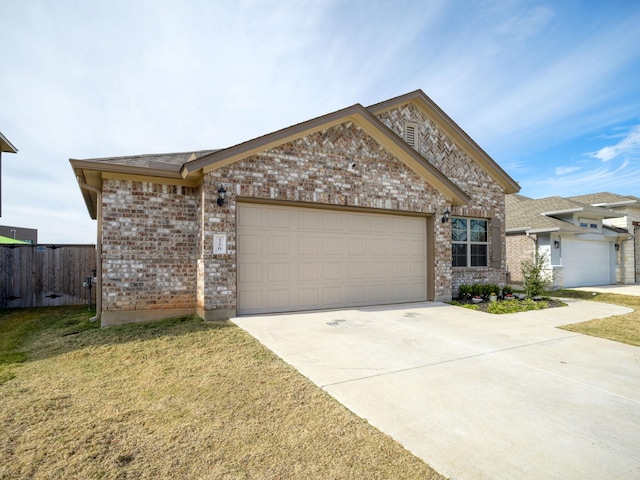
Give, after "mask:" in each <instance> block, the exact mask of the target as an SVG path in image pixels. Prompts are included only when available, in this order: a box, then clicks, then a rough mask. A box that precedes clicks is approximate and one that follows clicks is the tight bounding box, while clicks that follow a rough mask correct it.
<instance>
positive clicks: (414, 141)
mask: <svg viewBox="0 0 640 480" xmlns="http://www.w3.org/2000/svg"><path fill="white" fill-rule="evenodd" d="M417 130H418V126H417V125H416V124H415V123H412V122H411V123H410V122H407V123H406V124H405V126H404V138H405V140H406V142H407V143H408V144H409V146H410V147H413V148H418V136H417Z"/></svg>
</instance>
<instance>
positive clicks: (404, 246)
mask: <svg viewBox="0 0 640 480" xmlns="http://www.w3.org/2000/svg"><path fill="white" fill-rule="evenodd" d="M237 215H238V218H237V222H238V223H237V235H238V283H237V288H238V290H237V293H238V313H239V314H250V313H267V312H286V311H296V310H315V309H323V308H339V307H351V306H363V305H376V304H385V303H402V302H414V301H424V300H426V295H427V294H426V292H427V285H426V278H427V276H426V270H427V267H426V263H427V258H426V255H427V244H426V220H425V218H423V217H409V216H399V215H383V214H372V213H356V212H344V211H334V210H322V209H313V208H300V207H282V206H273V205H256V204H239V205H238V212H237Z"/></svg>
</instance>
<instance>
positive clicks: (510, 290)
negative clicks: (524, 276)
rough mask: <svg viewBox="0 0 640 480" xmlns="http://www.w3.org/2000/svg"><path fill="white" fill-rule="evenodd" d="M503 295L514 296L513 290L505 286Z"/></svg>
mask: <svg viewBox="0 0 640 480" xmlns="http://www.w3.org/2000/svg"><path fill="white" fill-rule="evenodd" d="M502 294H503V295H513V288H511V287H510V286H509V285H505V286H504V287H502Z"/></svg>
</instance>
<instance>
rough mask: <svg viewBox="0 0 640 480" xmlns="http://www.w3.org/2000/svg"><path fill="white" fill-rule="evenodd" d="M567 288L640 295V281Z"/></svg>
mask: <svg viewBox="0 0 640 480" xmlns="http://www.w3.org/2000/svg"><path fill="white" fill-rule="evenodd" d="M569 290H581V291H583V292H598V293H617V294H620V295H633V296H636V297H640V283H636V284H635V285H598V286H594V287H574V288H570V289H569Z"/></svg>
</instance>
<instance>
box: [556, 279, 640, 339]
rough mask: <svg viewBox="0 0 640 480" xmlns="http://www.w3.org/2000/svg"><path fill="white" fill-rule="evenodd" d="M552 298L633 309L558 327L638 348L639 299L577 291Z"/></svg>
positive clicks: (564, 292) (560, 292) (639, 336)
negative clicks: (589, 301)
mask: <svg viewBox="0 0 640 480" xmlns="http://www.w3.org/2000/svg"><path fill="white" fill-rule="evenodd" d="M553 295H554V296H561V297H567V298H582V299H585V300H593V301H596V302H604V303H614V304H616V305H622V306H625V307H629V308H633V309H634V311H633V312H631V313H627V314H626V315H617V316H615V317H607V318H599V319H596V320H589V321H587V322H582V323H574V324H571V325H564V326H563V327H560V328H562V329H564V330H569V331H571V332H577V333H583V334H585V335H591V336H593V337H601V338H607V339H609V340H615V341H616V342H622V343H628V344H630V345H637V346H640V297H635V296H631V295H618V294H615V293H597V294H595V295H594V294H593V293H592V292H583V291H579V290H561V291H559V292H553Z"/></svg>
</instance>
